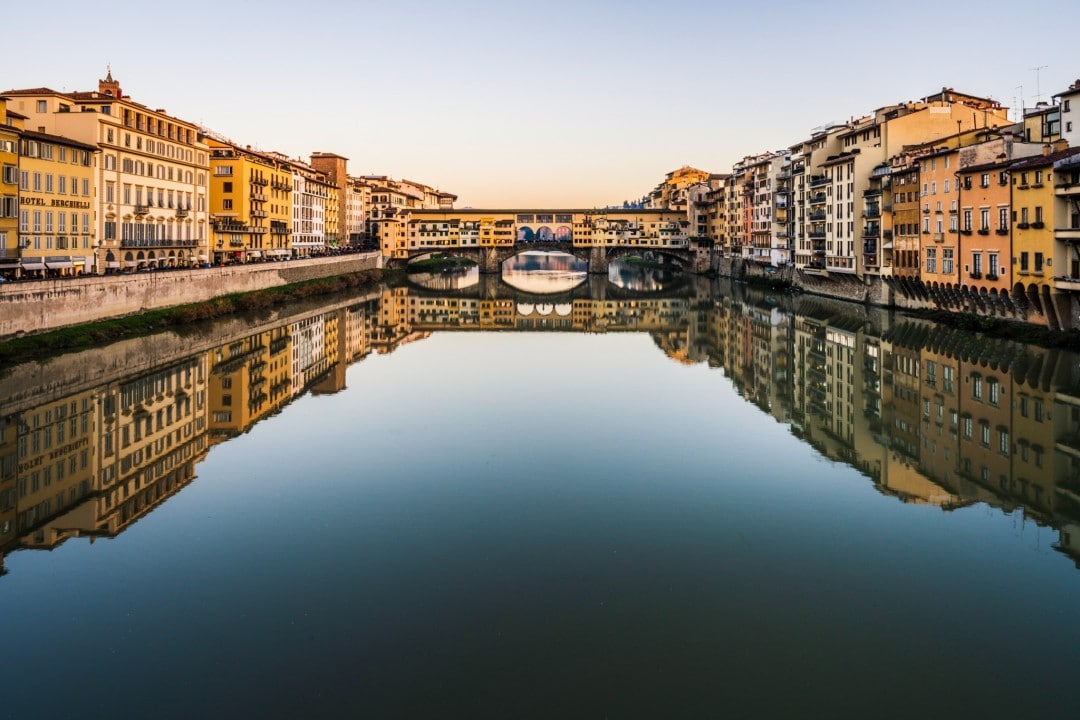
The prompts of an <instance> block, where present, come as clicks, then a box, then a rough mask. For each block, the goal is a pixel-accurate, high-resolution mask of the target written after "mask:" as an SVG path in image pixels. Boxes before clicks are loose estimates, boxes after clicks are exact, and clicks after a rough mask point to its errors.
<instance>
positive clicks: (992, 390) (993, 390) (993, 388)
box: [986, 378, 1001, 405]
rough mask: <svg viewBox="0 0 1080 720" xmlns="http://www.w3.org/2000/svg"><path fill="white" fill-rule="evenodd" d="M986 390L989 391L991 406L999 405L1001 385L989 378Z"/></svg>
mask: <svg viewBox="0 0 1080 720" xmlns="http://www.w3.org/2000/svg"><path fill="white" fill-rule="evenodd" d="M986 388H987V390H988V391H989V396H988V398H987V399H988V400H989V401H990V404H991V405H997V404H998V400H999V399H1000V398H1001V384H1000V383H999V382H998V381H997V380H996V379H994V378H988V379H987V380H986Z"/></svg>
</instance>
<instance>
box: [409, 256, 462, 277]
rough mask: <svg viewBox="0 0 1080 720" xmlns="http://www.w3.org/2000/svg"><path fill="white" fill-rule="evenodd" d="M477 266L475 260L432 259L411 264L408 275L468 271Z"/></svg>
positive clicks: (455, 258)
mask: <svg viewBox="0 0 1080 720" xmlns="http://www.w3.org/2000/svg"><path fill="white" fill-rule="evenodd" d="M475 265H476V261H475V260H470V259H469V258H463V257H456V256H449V257H430V258H424V259H423V260H417V261H415V262H411V263H409V265H408V267H407V268H406V272H408V273H421V272H425V273H429V272H442V271H443V270H466V269H468V268H471V267H474V266H475Z"/></svg>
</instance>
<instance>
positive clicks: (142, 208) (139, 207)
mask: <svg viewBox="0 0 1080 720" xmlns="http://www.w3.org/2000/svg"><path fill="white" fill-rule="evenodd" d="M148 212H150V206H149V205H143V204H141V203H139V204H136V205H135V214H136V215H145V214H146V213H148Z"/></svg>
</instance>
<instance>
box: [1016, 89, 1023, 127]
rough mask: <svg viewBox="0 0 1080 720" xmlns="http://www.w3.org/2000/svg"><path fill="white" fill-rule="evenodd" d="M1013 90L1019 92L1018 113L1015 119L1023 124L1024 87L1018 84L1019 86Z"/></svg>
mask: <svg viewBox="0 0 1080 720" xmlns="http://www.w3.org/2000/svg"><path fill="white" fill-rule="evenodd" d="M1014 89H1015V90H1019V91H1020V105H1019V107H1020V113H1019V115H1018V116H1017V118H1016V119H1017V120H1019V121H1020V122H1023V121H1024V86H1023V84H1020V85H1017V86H1016V87H1015V88H1014Z"/></svg>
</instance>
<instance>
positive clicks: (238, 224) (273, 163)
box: [203, 136, 293, 264]
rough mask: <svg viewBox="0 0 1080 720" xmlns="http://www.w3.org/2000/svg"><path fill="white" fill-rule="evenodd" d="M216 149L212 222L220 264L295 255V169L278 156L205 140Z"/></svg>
mask: <svg viewBox="0 0 1080 720" xmlns="http://www.w3.org/2000/svg"><path fill="white" fill-rule="evenodd" d="M203 140H204V142H205V143H206V145H207V146H208V147H209V148H210V218H211V221H212V222H211V228H212V230H213V233H212V234H213V237H212V238H211V242H210V246H211V247H210V250H211V253H212V256H211V257H212V260H213V262H214V264H225V263H242V262H249V261H252V260H260V259H263V258H265V257H270V256H272V255H280V254H283V251H284V254H286V255H287V254H289V253H290V252H291V242H292V239H291V229H290V228H291V222H292V216H293V206H292V199H291V196H292V188H293V177H292V167H291V165H290V163H289V161H287V160H285V159H283V158H282V157H281V156H279V155H276V154H273V153H263V152H258V151H256V150H252V149H251V148H250V147H240V146H239V145H236V144H235V143H232V142H229V141H228V140H225V139H223V138H217V137H211V136H204V138H203Z"/></svg>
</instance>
